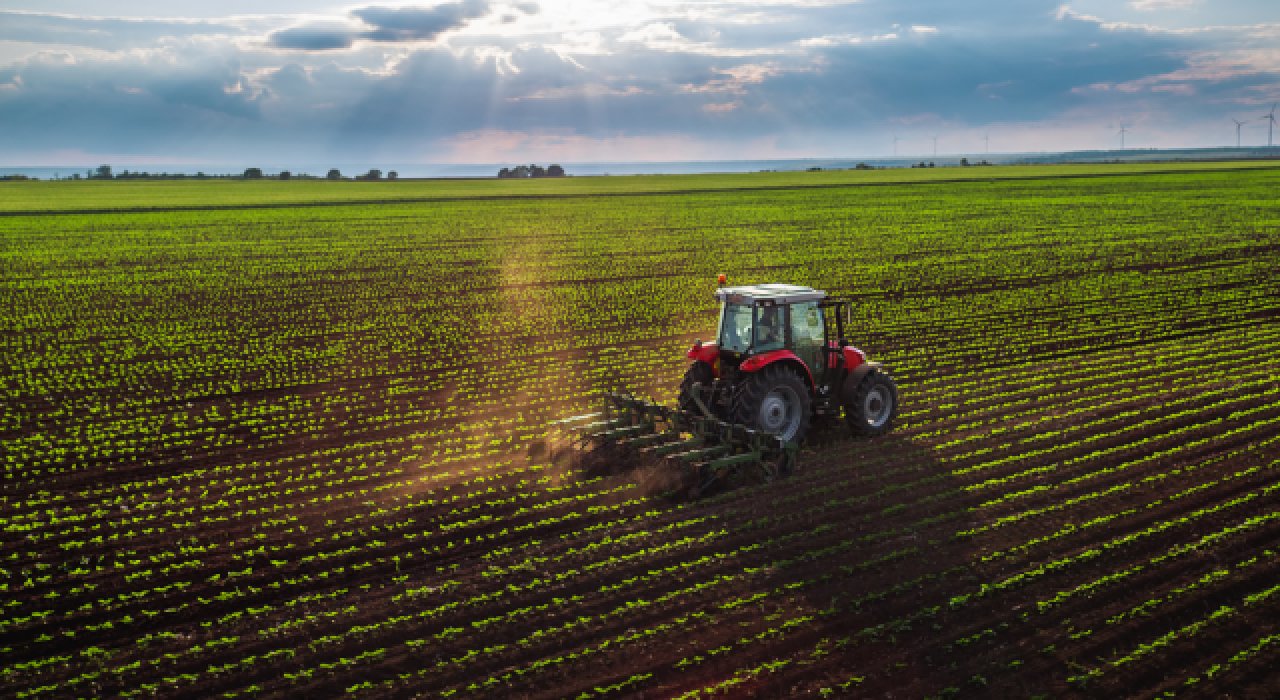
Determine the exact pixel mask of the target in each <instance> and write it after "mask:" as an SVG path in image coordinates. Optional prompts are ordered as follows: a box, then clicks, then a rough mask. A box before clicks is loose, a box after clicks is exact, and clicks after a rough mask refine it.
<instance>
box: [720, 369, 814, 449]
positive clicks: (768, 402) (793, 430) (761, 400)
mask: <svg viewBox="0 0 1280 700" xmlns="http://www.w3.org/2000/svg"><path fill="white" fill-rule="evenodd" d="M731 415H732V416H733V422H735V423H741V424H742V425H745V426H747V427H748V428H750V429H752V430H758V431H760V432H762V433H769V434H771V435H777V436H778V437H780V438H782V439H783V440H787V441H790V442H800V441H801V440H803V439H804V436H805V434H806V433H808V432H809V421H810V418H811V416H810V400H809V387H808V385H806V384H805V383H804V380H803V379H801V378H800V375H798V374H796V372H795V370H793V369H791V368H789V367H787V366H785V365H769V366H768V367H765V368H764V369H763V370H761V371H759V372H756V373H755V374H753V375H752V376H751V378H750V379H748V380H747V382H746V384H745V385H744V386H743V387H742V390H741V391H740V392H739V393H738V395H737V396H736V397H735V398H734V402H733V410H732V414H731Z"/></svg>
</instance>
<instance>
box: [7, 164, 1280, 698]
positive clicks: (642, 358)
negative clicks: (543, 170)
mask: <svg viewBox="0 0 1280 700" xmlns="http://www.w3.org/2000/svg"><path fill="white" fill-rule="evenodd" d="M1274 165H1275V164H1272V166H1270V167H1254V168H1251V169H1247V170H1245V169H1234V170H1232V169H1228V170H1221V169H1219V170H1215V169H1213V168H1204V167H1186V168H1185V171H1184V172H1166V171H1172V170H1177V169H1178V168H1180V167H1183V166H1163V167H1162V168H1160V169H1159V171H1158V172H1154V173H1153V172H1137V171H1135V172H1126V171H1124V170H1112V171H1103V170H1102V169H1101V168H1099V172H1100V173H1101V174H1102V175H1103V176H1099V177H1059V176H1058V175H1061V174H1063V173H1062V172H1059V170H1060V169H1046V170H1045V171H1044V172H1042V173H1039V174H1038V175H1037V174H1034V173H1033V174H1031V175H1028V174H1027V173H1029V172H1030V170H1031V169H1029V168H1000V167H991V168H982V169H981V170H983V171H986V172H985V173H984V175H986V176H987V178H986V179H980V180H975V181H972V182H931V181H930V179H931V178H932V179H937V178H938V177H939V173H941V171H933V172H930V171H915V172H916V173H918V174H919V175H918V177H917V181H914V182H913V181H910V180H909V178H908V177H907V176H908V175H909V174H910V173H905V172H902V171H899V172H898V173H895V177H902V178H903V181H900V182H892V183H877V184H876V186H862V185H865V184H870V182H869V181H868V182H862V183H860V182H854V181H845V182H842V181H839V180H838V179H837V178H835V176H836V175H837V174H827V173H801V174H790V173H783V174H776V175H773V174H756V175H750V176H735V177H743V178H747V177H749V178H753V179H752V183H757V184H755V185H753V187H754V189H753V188H741V187H737V188H735V187H722V186H719V185H717V184H716V183H718V182H722V180H723V178H722V177H721V176H711V177H708V178H707V179H706V181H705V183H702V184H706V186H699V185H700V181H698V179H697V178H687V177H686V178H673V179H672V183H668V185H666V186H667V187H668V188H669V189H671V190H677V191H669V192H663V191H662V187H663V185H662V184H661V183H660V182H659V181H660V180H661V179H660V178H654V179H653V183H656V184H653V187H652V191H648V192H644V193H641V194H635V195H628V196H616V195H617V194H618V193H616V192H613V193H611V192H608V191H594V192H593V191H583V190H581V188H583V187H586V185H584V184H582V183H584V182H587V179H585V178H583V179H580V180H576V181H574V180H566V181H564V182H563V183H561V182H539V183H537V187H538V188H540V189H539V190H538V191H537V192H534V193H532V194H544V195H557V196H546V197H537V196H528V195H529V194H530V193H516V194H522V196H502V195H504V194H512V193H511V192H510V191H508V190H500V191H490V190H487V189H486V188H488V187H490V186H491V185H497V184H502V185H504V186H505V185H506V184H507V183H488V182H472V183H464V184H459V185H450V187H453V188H455V190H456V192H460V193H461V194H458V195H456V196H454V195H450V196H449V197H444V196H441V197H438V198H435V199H433V200H432V201H405V202H389V201H383V202H379V203H369V202H364V203H359V202H354V203H343V202H339V201H330V200H326V199H325V197H324V196H322V195H315V194H314V191H312V193H311V194H308V195H305V197H311V199H310V200H307V201H313V202H320V201H324V202H325V203H326V204H327V206H315V207H301V206H293V204H296V203H298V202H300V201H302V200H301V199H298V197H299V196H302V195H296V193H295V195H289V196H288V197H284V198H283V199H285V200H288V201H280V202H278V203H280V204H281V205H280V206H256V208H235V207H234V206H230V205H231V204H234V203H235V201H238V200H235V198H234V196H233V195H232V194H228V193H227V192H228V191H227V190H224V189H218V190H215V191H216V192H218V194H217V196H216V197H214V199H216V200H217V201H216V205H217V208H216V207H211V208H207V209H199V208H194V209H182V208H181V207H194V206H197V205H196V204H194V203H193V202H194V199H193V197H194V195H193V194H192V192H196V191H197V190H196V189H192V188H197V187H198V186H200V185H202V184H205V183H181V186H182V187H184V188H187V189H184V190H182V194H181V198H180V199H181V207H180V206H178V205H177V204H162V205H156V206H159V207H160V208H164V207H166V206H168V207H170V208H171V209H174V210H170V211H140V210H139V209H145V208H147V207H148V206H150V205H148V204H146V192H147V190H145V187H147V186H151V185H154V186H155V187H156V188H157V190H156V191H162V188H164V187H167V186H168V184H169V183H127V184H126V183H121V184H122V189H121V190H120V192H121V194H120V196H119V198H117V199H114V200H113V199H112V193H113V190H112V189H111V187H113V186H114V185H115V184H116V183H80V184H81V185H85V186H92V187H93V188H95V189H94V190H93V193H94V194H93V195H92V197H91V199H92V200H93V201H92V202H90V203H89V204H86V203H85V202H83V201H79V200H74V199H68V200H67V201H66V202H65V203H64V204H65V210H64V211H57V210H56V207H57V205H58V203H59V202H60V201H61V200H59V199H57V198H54V197H51V196H49V194H48V191H47V190H40V189H39V188H40V187H44V186H46V185H50V184H57V185H64V184H65V185H67V186H68V188H70V187H71V186H72V185H75V184H77V183H14V185H13V186H9V185H5V186H4V187H3V188H0V197H3V200H0V208H3V209H5V210H8V212H9V213H8V214H7V215H5V216H0V255H3V266H2V267H0V280H2V281H3V286H0V315H2V317H3V319H4V325H3V328H4V332H3V334H0V343H2V344H3V349H2V350H0V392H3V399H4V400H3V404H2V405H3V409H2V411H3V412H2V413H0V442H2V443H3V445H4V449H3V459H4V475H3V481H2V482H0V518H2V519H3V523H2V525H3V535H2V537H0V590H2V591H3V592H4V595H3V596H0V601H2V602H0V606H2V607H0V652H2V653H3V659H4V663H3V671H2V673H3V676H2V677H0V695H3V696H6V697H10V696H12V697H20V698H53V697H87V698H88V697H94V698H96V697H117V696H123V697H153V696H161V697H185V696H191V695H200V696H210V697H214V696H216V697H257V698H271V697H330V696H335V695H343V694H350V695H354V696H359V697H371V698H374V697H376V698H405V697H452V698H490V697H511V698H517V697H528V698H559V697H569V698H584V699H585V698H631V697H641V696H643V697H645V698H667V697H673V698H675V697H679V698H708V697H760V698H775V697H787V696H791V695H797V696H799V695H812V696H818V697H826V696H841V695H846V696H851V697H863V696H865V697H887V696H889V695H890V694H891V695H892V696H893V697H919V698H925V697H936V698H949V697H1002V698H1006V697H1007V698H1035V697H1040V698H1095V697H1169V696H1173V697H1206V696H1208V697H1216V696H1219V695H1223V694H1230V695H1231V696H1232V697H1257V698H1265V697H1270V696H1271V695H1273V693H1274V688H1275V687H1277V685H1278V684H1280V663H1278V660H1280V624H1277V620H1278V619H1280V616H1278V613H1280V585H1278V584H1280V540H1278V536H1280V472H1278V469H1277V467H1280V362H1277V360H1280V275H1277V274H1276V270H1277V269H1280V200H1278V198H1277V192H1280V169H1275V168H1274ZM1064 167H1066V166H1064ZM1148 167H1151V166H1148ZM948 170H951V169H948ZM956 170H958V169H956ZM1070 172H1077V171H1070ZM861 174H862V173H859V175H861ZM874 174H875V173H874V172H873V173H871V175H874ZM807 175H816V176H822V177H828V178H830V181H829V182H826V183H825V184H828V185H831V186H824V187H810V186H805V183H802V184H797V183H799V182H800V180H799V178H802V177H803V176H807ZM850 176H851V174H850ZM592 180H595V179H592ZM626 180H627V179H625V178H617V179H616V181H617V182H625V181H626ZM635 180H637V181H643V179H641V178H635ZM613 182H614V180H613V179H610V181H609V183H607V184H608V185H609V186H613V184H612V183H613ZM273 184H288V183H254V184H253V187H255V188H262V189H260V190H254V192H256V193H257V194H254V195H253V197H250V198H249V199H252V200H253V201H252V202H249V203H252V204H255V205H260V204H263V203H270V202H269V200H272V199H273V198H275V197H276V195H274V194H271V193H270V192H268V190H269V187H270V186H271V185H273ZM348 184H349V186H351V187H353V188H356V187H360V186H361V184H360V183H348ZM406 184H410V183H406ZM412 184H417V185H419V186H420V187H424V188H425V187H426V186H427V185H428V184H434V183H412ZM517 184H523V183H517ZM561 184H563V185H565V186H566V187H569V188H570V189H568V190H566V191H557V190H556V189H555V188H556V187H557V186H559V185H561ZM588 184H590V183H588ZM211 185H212V186H214V187H217V188H222V187H224V184H222V183H211ZM124 188H127V189H124ZM573 188H578V189H573ZM716 190H721V191H716ZM68 191H69V190H68ZM419 191H422V190H419ZM263 193H265V194H263ZM495 195H496V196H495ZM346 196H348V194H347V193H343V194H342V195H340V197H346ZM432 196H434V195H432ZM289 197H293V198H292V199H289ZM305 197H304V199H305ZM424 198H430V197H424ZM33 202H34V203H33ZM224 205H228V206H224ZM83 208H89V209H119V210H120V211H115V212H111V213H86V212H77V211H75V210H76V209H83ZM720 272H723V273H726V274H727V275H728V276H729V279H730V281H731V283H734V284H749V283H757V282H771V281H781V282H791V283H796V284H804V285H811V286H814V287H818V288H821V289H825V290H827V291H828V292H831V293H833V294H836V295H844V296H849V297H851V298H853V299H855V300H856V302H857V303H856V304H855V306H854V329H855V330H854V331H853V333H852V335H853V341H854V344H855V345H858V346H859V347H861V348H863V349H865V350H867V351H868V352H869V353H870V355H871V356H872V357H873V358H874V359H878V360H881V361H883V362H885V363H886V364H887V365H888V366H890V367H891V368H892V369H893V374H894V376H895V378H896V379H897V381H898V384H899V386H900V387H901V390H902V397H903V405H902V408H901V413H900V418H899V426H898V428H897V429H896V430H895V431H894V432H893V433H891V434H890V435H888V436H886V437H883V438H878V439H872V440H851V439H848V438H845V437H844V435H843V432H842V431H840V430H828V431H825V432H820V433H819V434H818V435H817V436H815V437H814V439H812V440H811V441H810V444H809V445H808V446H807V448H806V449H805V451H804V452H802V454H801V458H800V468H799V469H798V471H797V473H796V474H795V475H794V476H792V477H790V478H788V479H784V480H781V481H778V482H776V483H773V484H761V483H758V482H754V481H751V480H743V481H742V482H740V483H737V484H734V485H733V486H732V487H731V488H725V489H722V490H720V491H718V492H716V493H715V494H714V495H712V496H710V497H708V498H703V499H701V500H696V501H694V500H689V499H688V498H686V497H684V496H683V495H675V494H673V493H671V492H668V491H666V490H664V487H663V484H662V479H661V478H660V475H659V474H658V472H657V470H656V469H655V468H653V467H651V466H647V465H640V466H635V465H628V464H627V463H625V460H618V461H609V460H603V459H597V460H575V459H572V458H571V457H570V456H569V455H567V454H565V453H564V452H563V451H562V450H560V449H558V444H559V443H558V442H557V440H556V438H555V435H554V433H552V432H550V431H549V429H548V427H547V425H548V423H549V422H550V421H553V420H556V419H558V418H562V417H565V416H570V415H574V414H579V413H583V412H585V411H587V410H589V409H591V408H592V407H593V406H592V404H591V401H590V399H591V397H592V396H593V395H595V394H596V393H597V392H598V391H600V390H602V389H605V388H614V387H625V388H629V389H632V390H635V391H638V392H640V393H644V394H650V395H653V396H655V397H657V398H660V399H662V400H666V401H670V400H671V399H672V398H673V397H674V393H675V388H676V385H677V384H678V383H679V381H680V378H681V375H682V373H683V372H684V369H685V366H686V362H687V360H685V358H684V352H685V350H687V348H688V347H689V345H690V344H691V343H692V342H693V340H694V339H695V338H702V339H707V338H709V337H710V336H711V335H712V333H713V329H714V325H715V319H716V308H715V305H714V302H713V300H712V298H711V292H712V290H713V289H714V287H715V282H714V279H715V275H716V274H717V273H720Z"/></svg>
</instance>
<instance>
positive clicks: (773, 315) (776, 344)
mask: <svg viewBox="0 0 1280 700" xmlns="http://www.w3.org/2000/svg"><path fill="white" fill-rule="evenodd" d="M783 308H785V307H781V306H757V307H756V342H755V343H753V344H752V345H751V349H752V350H754V351H755V352H757V353H761V352H770V351H773V350H781V349H782V348H783V346H785V345H786V341H787V336H786V331H785V328H784V326H783V324H784V323H786V320H785V319H784V318H783V316H782V313H783V312H782V309H783Z"/></svg>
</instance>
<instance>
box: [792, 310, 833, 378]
mask: <svg viewBox="0 0 1280 700" xmlns="http://www.w3.org/2000/svg"><path fill="white" fill-rule="evenodd" d="M825 344H826V331H825V330H824V329H823V324H822V311H821V310H819V308H818V304H817V303H816V302H812V301H806V302H801V303H798V304H792V305H791V350H792V351H793V352H795V354H796V355H797V356H798V357H799V358H800V359H801V360H803V361H804V363H805V364H806V365H808V366H809V371H810V372H812V373H813V374H814V376H815V377H816V376H817V375H818V374H819V373H820V372H821V371H822V368H823V367H824V366H825V365H826V356H825V355H824V354H823V352H822V347H823V346H824V345H825Z"/></svg>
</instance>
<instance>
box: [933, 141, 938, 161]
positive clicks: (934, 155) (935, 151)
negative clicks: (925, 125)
mask: <svg viewBox="0 0 1280 700" xmlns="http://www.w3.org/2000/svg"><path fill="white" fill-rule="evenodd" d="M933 157H934V158H937V157H938V137H937V136H934V137H933Z"/></svg>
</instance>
